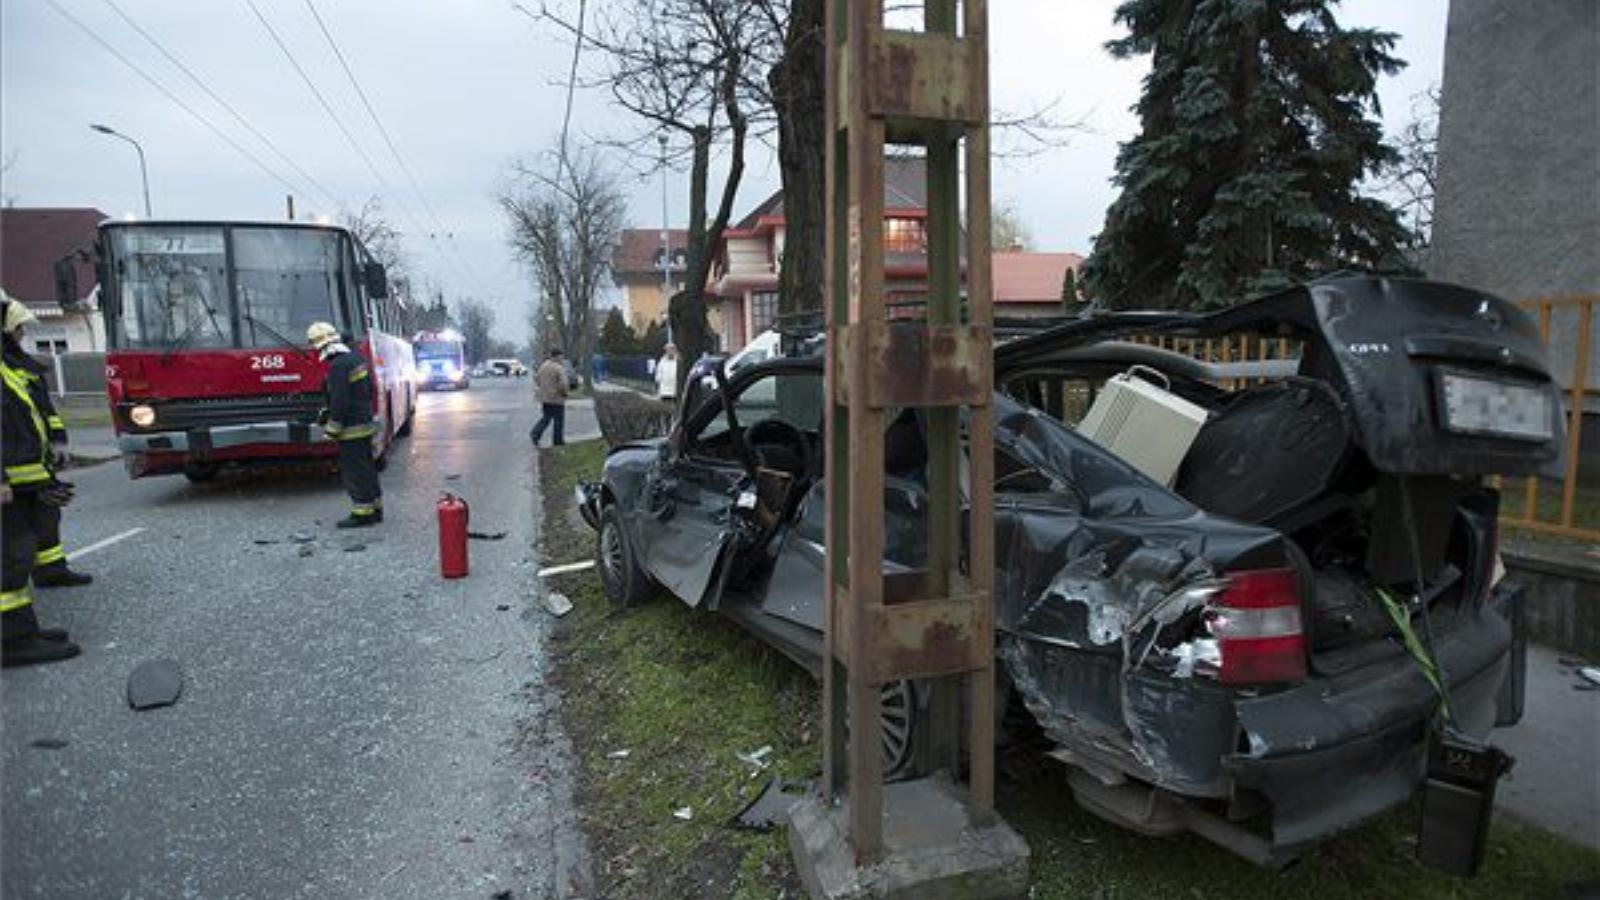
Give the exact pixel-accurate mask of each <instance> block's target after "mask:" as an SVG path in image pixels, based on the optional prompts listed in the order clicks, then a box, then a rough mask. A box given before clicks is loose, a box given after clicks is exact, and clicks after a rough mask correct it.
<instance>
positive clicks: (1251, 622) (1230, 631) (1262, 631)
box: [1207, 569, 1306, 684]
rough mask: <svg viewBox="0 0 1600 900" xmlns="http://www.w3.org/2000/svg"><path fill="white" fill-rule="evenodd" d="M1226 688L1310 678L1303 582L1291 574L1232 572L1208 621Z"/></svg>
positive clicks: (1279, 570)
mask: <svg viewBox="0 0 1600 900" xmlns="http://www.w3.org/2000/svg"><path fill="white" fill-rule="evenodd" d="M1207 624H1208V626H1209V627H1210V630H1211V634H1212V636H1213V637H1215V638H1216V639H1217V649H1218V651H1219V653H1220V655H1221V657H1222V666H1221V669H1220V671H1219V672H1218V679H1219V680H1220V681H1221V682H1222V683H1223V684H1266V683H1271V682H1282V681H1298V680H1299V679H1302V678H1304V677H1305V675H1306V640H1305V632H1304V630H1303V629H1302V627H1301V622H1300V586H1299V579H1298V578H1297V577H1296V575H1295V573H1294V571H1293V570H1290V569H1255V570H1249V571H1242V572H1232V573H1229V575H1228V584H1227V587H1225V588H1223V589H1222V591H1221V593H1219V594H1217V596H1216V597H1215V598H1213V600H1212V601H1211V610H1210V613H1209V616H1208V618H1207Z"/></svg>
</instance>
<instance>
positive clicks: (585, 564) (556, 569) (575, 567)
mask: <svg viewBox="0 0 1600 900" xmlns="http://www.w3.org/2000/svg"><path fill="white" fill-rule="evenodd" d="M592 568H594V560H592V559H586V560H583V561H582V562H575V563H563V564H562V565H559V566H545V567H544V568H542V569H540V570H539V577H540V578H549V577H550V576H551V575H566V574H568V573H569V572H582V571H584V570H586V569H592Z"/></svg>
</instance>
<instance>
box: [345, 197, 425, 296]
mask: <svg viewBox="0 0 1600 900" xmlns="http://www.w3.org/2000/svg"><path fill="white" fill-rule="evenodd" d="M339 224H341V225H343V226H344V227H346V228H348V229H350V232H351V233H352V234H354V235H355V236H356V240H359V241H360V242H361V245H362V246H363V247H366V248H367V253H368V254H369V255H371V257H372V259H373V261H374V262H377V263H379V264H381V265H382V266H383V268H384V270H385V271H386V272H387V273H388V275H389V283H390V285H392V286H393V288H394V291H395V293H396V295H397V296H399V297H400V298H401V301H402V304H401V305H402V306H410V303H409V302H408V301H409V297H410V293H411V283H410V282H411V272H410V264H409V263H410V261H409V260H408V259H407V257H406V251H405V246H404V244H403V236H402V235H401V233H400V229H399V228H396V227H395V225H394V223H393V222H392V221H390V220H389V217H388V216H387V215H386V214H385V213H384V211H383V200H382V199H381V198H379V197H377V196H376V195H374V196H371V197H368V198H367V200H366V202H365V203H362V204H361V208H360V209H358V210H349V209H344V210H340V212H339Z"/></svg>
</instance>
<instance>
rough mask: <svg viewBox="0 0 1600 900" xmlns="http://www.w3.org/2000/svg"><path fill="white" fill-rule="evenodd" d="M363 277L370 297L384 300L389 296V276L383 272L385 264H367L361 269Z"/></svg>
mask: <svg viewBox="0 0 1600 900" xmlns="http://www.w3.org/2000/svg"><path fill="white" fill-rule="evenodd" d="M361 277H362V279H363V280H364V281H366V284H367V296H368V297H371V298H373V299H375V300H382V299H383V298H385V297H387V296H389V275H388V273H386V272H385V271H384V270H383V263H375V262H369V263H367V264H366V265H365V266H363V267H362V269H361Z"/></svg>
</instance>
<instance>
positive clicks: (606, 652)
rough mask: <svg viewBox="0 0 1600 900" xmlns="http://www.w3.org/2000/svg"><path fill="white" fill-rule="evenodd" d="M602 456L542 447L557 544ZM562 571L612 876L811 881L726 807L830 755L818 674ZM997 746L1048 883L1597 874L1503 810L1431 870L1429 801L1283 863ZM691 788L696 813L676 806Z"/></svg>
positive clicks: (1454, 886)
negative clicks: (1420, 849) (1167, 830)
mask: <svg viewBox="0 0 1600 900" xmlns="http://www.w3.org/2000/svg"><path fill="white" fill-rule="evenodd" d="M604 455H605V449H604V446H603V445H602V444H601V443H600V442H598V441H593V442H587V443H583V444H569V445H567V446H565V447H561V448H556V449H554V450H550V451H545V452H544V454H543V455H542V456H541V458H540V472H541V484H542V489H543V497H544V512H545V517H544V548H543V556H544V559H545V561H546V562H547V563H558V562H570V561H573V560H578V559H587V558H590V557H591V556H593V555H594V536H593V534H592V532H590V530H589V529H588V528H587V527H586V526H585V525H584V524H583V523H582V522H581V521H579V520H578V519H577V518H576V516H575V514H574V511H573V506H572V489H573V486H574V485H575V484H576V483H577V482H578V481H581V480H587V479H592V478H594V477H596V476H597V475H598V473H599V469H600V463H601V460H602V459H603V458H604ZM555 588H556V589H557V590H560V591H563V592H564V593H566V594H567V595H568V596H569V597H570V598H571V599H572V601H573V604H574V609H573V611H572V612H571V613H570V614H568V616H567V617H566V619H565V620H563V627H562V628H561V630H560V632H559V633H558V635H557V638H556V641H555V644H554V648H553V649H554V652H555V654H556V666H555V673H556V674H555V675H554V678H555V681H556V683H557V686H558V687H559V689H560V690H561V691H562V696H563V703H564V717H565V724H566V727H567V729H568V733H569V734H570V735H571V738H572V742H573V746H574V751H575V753H576V756H577V769H578V773H577V778H578V803H579V807H580V810H579V815H580V820H581V821H582V823H583V826H584V828H585V831H586V832H587V834H588V835H589V838H590V840H591V843H592V845H593V846H592V851H593V852H592V855H593V859H594V867H595V873H594V874H595V887H596V890H597V892H598V894H599V895H600V896H604V897H611V898H651V900H654V898H672V900H681V898H685V897H724V896H726V897H737V898H766V897H784V896H787V897H796V896H799V894H800V890H799V885H798V881H797V879H796V876H795V873H794V867H793V864H792V862H791V860H790V857H789V850H788V844H787V841H786V839H785V837H784V835H783V834H782V832H774V833H771V834H755V833H751V832H747V831H739V830H736V829H733V828H730V827H729V826H728V824H727V823H728V821H729V819H730V818H731V817H732V816H733V815H734V814H735V813H736V812H737V811H738V810H739V809H740V808H741V807H742V806H743V804H744V803H745V801H747V800H748V799H750V798H751V797H753V796H754V795H755V793H756V792H757V791H758V790H759V788H760V786H761V784H762V783H763V782H764V780H765V777H766V776H767V775H768V774H772V773H774V772H775V773H777V774H780V775H783V776H785V777H804V776H809V775H812V774H814V773H815V772H817V771H818V770H819V769H820V766H821V759H820V757H821V750H820V735H821V729H820V726H819V725H818V721H817V720H818V716H819V714H820V709H819V703H820V701H819V700H818V697H817V691H816V687H815V686H814V685H813V684H812V683H811V682H810V680H809V678H808V677H807V676H806V675H805V674H804V673H802V672H800V671H799V670H798V669H797V668H795V667H794V666H793V665H791V664H790V663H788V662H787V661H785V660H784V659H782V658H781V657H779V656H778V655H777V654H775V653H773V652H771V651H768V650H767V649H766V648H765V647H763V646H762V645H761V644H759V643H758V642H757V641H756V640H754V639H753V638H750V637H748V636H746V635H745V634H744V633H743V632H741V631H739V630H737V629H735V628H733V627H732V626H730V625H728V624H727V623H725V622H724V621H722V620H721V619H718V618H716V617H714V616H711V615H708V614H706V613H702V612H697V611H695V610H691V609H689V608H687V607H685V606H684V605H683V604H681V603H677V602H674V601H672V600H670V599H666V598H661V599H657V600H656V601H654V602H651V603H647V604H645V605H644V606H641V607H639V608H636V609H630V610H615V609H612V608H610V607H608V605H607V604H606V601H605V598H604V596H603V595H602V594H601V591H600V583H599V577H598V575H596V574H595V573H594V572H592V571H591V572H584V573H578V574H575V575H567V576H561V577H560V579H559V580H557V581H556V584H555ZM766 744H770V745H772V747H773V754H772V759H773V763H774V764H773V769H772V770H770V771H769V772H767V773H761V774H760V775H759V776H758V777H754V778H752V777H751V772H752V768H751V767H750V766H748V765H746V764H745V763H743V762H741V761H740V760H739V759H738V757H737V756H736V753H738V752H741V751H743V752H748V751H751V750H754V749H756V748H758V747H761V746H763V745H766ZM621 751H627V754H626V756H615V755H614V754H619V753H620V752H621ZM1001 764H1002V765H1001V778H1000V780H999V789H1000V790H999V805H1000V812H1001V815H1002V816H1004V818H1005V819H1006V821H1008V822H1009V823H1010V824H1011V825H1012V826H1013V827H1015V828H1016V829H1017V830H1018V831H1020V832H1021V833H1022V835H1023V836H1024V837H1025V838H1027V840H1028V844H1029V846H1030V847H1031V848H1032V852H1033V859H1032V862H1031V869H1032V888H1031V891H1030V896H1032V897H1035V898H1080V897H1093V898H1103V900H1113V898H1143V897H1174V898H1200V900H1203V898H1211V897H1216V898H1228V900H1254V898H1260V900H1267V898H1278V897H1301V896H1305V897H1312V896H1314V897H1317V898H1318V900H1386V898H1393V900H1402V898H1405V900H1413V898H1421V900H1446V898H1451V900H1458V898H1459V900H1474V898H1484V900H1489V898H1496V900H1499V898H1508V897H1517V898H1539V897H1548V898H1562V897H1567V896H1580V895H1577V894H1569V893H1568V891H1567V886H1568V885H1571V884H1574V883H1578V882H1600V853H1596V852H1594V851H1592V850H1588V849H1586V848H1583V847H1580V846H1578V845H1576V844H1573V843H1571V842H1568V841H1566V840H1563V839H1561V838H1559V837H1557V836H1554V835H1551V834H1548V833H1546V832H1543V831H1540V830H1538V829H1534V828H1527V827H1523V826H1519V825H1516V824H1514V823H1510V822H1505V821H1503V820H1502V821H1500V822H1498V823H1497V824H1496V825H1495V827H1494V830H1493V832H1492V836H1491V839H1490V847H1489V852H1488V857H1487V860H1486V862H1485V865H1484V869H1483V872H1482V874H1481V875H1480V876H1479V877H1478V878H1476V879H1474V880H1471V881H1467V880H1462V879H1457V878H1452V877H1449V876H1446V875H1443V874H1440V873H1437V872H1434V871H1432V870H1429V869H1425V868H1423V867H1422V866H1420V865H1419V864H1418V863H1417V862H1416V861H1415V859H1414V856H1413V853H1414V850H1415V842H1414V837H1413V835H1414V829H1415V823H1416V819H1417V812H1418V811H1417V809H1416V807H1415V806H1414V805H1408V806H1405V807H1402V808H1400V809H1397V810H1395V811H1393V812H1391V813H1390V814H1388V815H1385V816H1382V817H1379V818H1378V819H1377V820H1375V821H1373V822H1370V823H1368V824H1367V825H1365V826H1363V827H1361V828H1359V829H1356V830H1354V831H1351V832H1349V833H1347V834H1344V835H1341V836H1339V837H1338V838H1335V839H1334V840H1331V841H1329V842H1327V843H1326V844H1323V845H1322V846H1320V847H1318V848H1317V849H1315V850H1314V851H1312V852H1311V853H1310V854H1308V855H1307V856H1306V858H1305V859H1304V860H1302V861H1301V862H1300V863H1299V864H1298V865H1296V866H1294V867H1293V868H1291V869H1289V870H1288V871H1286V872H1283V873H1276V874H1275V873H1271V872H1267V871H1264V870H1261V869H1258V868H1256V867H1254V866H1251V865H1250V864H1248V863H1246V862H1244V861H1242V860H1240V859H1239V858H1237V857H1235V856H1233V855H1232V854H1229V853H1227V852H1226V851H1223V850H1221V849H1219V848H1217V847H1215V846H1213V845H1211V844H1209V843H1206V842H1205V841H1202V840H1200V839H1198V838H1195V837H1191V836H1184V837H1178V838H1147V837H1141V836H1139V835H1136V834H1133V833H1131V832H1127V831H1124V830H1122V829H1120V828H1116V827H1114V826H1111V825H1108V824H1106V823H1104V822H1101V821H1100V820H1099V819H1096V818H1094V817H1093V816H1090V815H1089V814H1087V813H1085V812H1083V811H1082V810H1080V809H1078V808H1077V806H1076V805H1074V803H1073V802H1072V798H1071V792H1070V790H1069V789H1068V788H1067V784H1066V777H1065V772H1064V770H1063V769H1062V767H1060V766H1059V765H1057V764H1055V763H1054V762H1052V761H1050V760H1048V759H1044V758H1043V757H1041V756H1040V755H1039V754H1038V753H1037V750H1018V751H1014V752H1009V753H1004V754H1002V755H1001ZM686 806H687V807H689V808H690V810H691V811H692V816H693V817H692V818H691V819H690V820H688V821H683V820H680V819H678V818H675V817H674V815H673V813H674V812H675V811H676V810H678V809H680V808H682V807H686Z"/></svg>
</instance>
